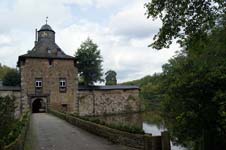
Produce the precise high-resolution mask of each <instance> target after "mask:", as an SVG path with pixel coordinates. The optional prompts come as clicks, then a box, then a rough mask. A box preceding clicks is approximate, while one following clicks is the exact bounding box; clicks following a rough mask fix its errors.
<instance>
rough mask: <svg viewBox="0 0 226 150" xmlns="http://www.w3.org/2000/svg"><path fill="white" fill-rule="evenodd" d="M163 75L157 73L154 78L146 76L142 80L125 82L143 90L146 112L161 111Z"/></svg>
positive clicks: (141, 94) (142, 95)
mask: <svg viewBox="0 0 226 150" xmlns="http://www.w3.org/2000/svg"><path fill="white" fill-rule="evenodd" d="M162 81H163V77H162V74H157V73H155V74H154V75H152V76H146V77H144V78H142V79H140V80H134V81H129V82H125V83H123V84H125V85H138V86H139V87H140V89H141V91H140V98H141V99H142V100H143V103H144V104H145V108H144V110H150V109H151V110H154V109H160V103H161V99H162V95H163V88H162Z"/></svg>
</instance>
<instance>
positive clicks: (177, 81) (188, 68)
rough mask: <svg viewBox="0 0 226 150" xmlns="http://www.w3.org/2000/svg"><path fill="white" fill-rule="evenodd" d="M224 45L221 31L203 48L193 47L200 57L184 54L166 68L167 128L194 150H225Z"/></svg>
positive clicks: (224, 31) (225, 32)
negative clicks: (198, 51)
mask: <svg viewBox="0 0 226 150" xmlns="http://www.w3.org/2000/svg"><path fill="white" fill-rule="evenodd" d="M225 41H226V28H225V26H224V27H218V28H216V29H214V30H212V32H211V33H209V34H208V37H207V40H206V42H205V43H202V46H201V47H200V43H199V41H197V43H198V44H195V45H193V46H191V47H192V48H198V49H202V50H201V53H198V54H197V53H195V54H191V55H187V53H186V52H182V53H180V54H179V55H178V56H177V57H175V58H172V59H171V60H170V61H169V63H168V64H165V65H164V66H163V76H164V80H163V82H164V84H163V85H165V86H163V88H164V91H165V92H164V94H165V95H164V101H163V112H164V117H165V119H166V124H167V127H168V129H169V131H170V132H171V133H172V136H173V137H174V139H175V140H176V141H177V142H178V143H182V144H184V145H186V146H191V147H192V148H193V149H195V150H218V149H224V148H225V147H226V143H225V141H224V139H225V138H226V94H225V93H226V70H225V68H226V60H225V58H226V42H225ZM189 51H190V50H189ZM190 52H193V50H191V51H190Z"/></svg>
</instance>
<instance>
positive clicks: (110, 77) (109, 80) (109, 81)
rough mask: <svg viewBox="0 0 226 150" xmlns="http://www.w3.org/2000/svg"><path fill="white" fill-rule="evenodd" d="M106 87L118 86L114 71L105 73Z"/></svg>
mask: <svg viewBox="0 0 226 150" xmlns="http://www.w3.org/2000/svg"><path fill="white" fill-rule="evenodd" d="M105 76H106V77H105V81H106V85H117V78H116V76H117V73H116V72H115V71H113V70H109V71H107V72H106V73H105Z"/></svg>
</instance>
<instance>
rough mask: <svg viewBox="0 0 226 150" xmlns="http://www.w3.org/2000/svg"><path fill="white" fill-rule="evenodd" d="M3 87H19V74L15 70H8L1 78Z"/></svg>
mask: <svg viewBox="0 0 226 150" xmlns="http://www.w3.org/2000/svg"><path fill="white" fill-rule="evenodd" d="M2 81H3V85H5V86H19V85H20V73H19V71H18V70H17V69H10V70H8V71H7V72H6V74H5V76H4V77H3V80H2Z"/></svg>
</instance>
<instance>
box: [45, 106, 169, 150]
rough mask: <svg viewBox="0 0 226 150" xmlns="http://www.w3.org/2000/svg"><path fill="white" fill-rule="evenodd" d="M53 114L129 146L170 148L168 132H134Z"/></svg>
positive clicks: (151, 148)
mask: <svg viewBox="0 0 226 150" xmlns="http://www.w3.org/2000/svg"><path fill="white" fill-rule="evenodd" d="M49 112H50V113H52V114H53V115H55V116H57V117H59V118H61V119H64V120H66V121H67V122H69V123H71V124H72V125H75V126H77V127H79V128H82V129H84V130H87V131H88V132H91V133H93V134H96V135H98V136H101V137H104V138H106V139H108V140H109V141H112V142H113V143H119V144H121V145H125V146H128V147H133V148H136V149H144V150H170V149H171V148H170V137H169V134H168V132H162V133H161V135H159V136H152V135H151V134H133V133H129V132H124V131H120V130H116V129H113V128H109V127H107V126H104V125H100V124H96V123H93V122H90V121H86V120H82V119H80V118H77V117H75V116H72V115H70V114H64V113H60V112H57V111H54V110H49Z"/></svg>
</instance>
